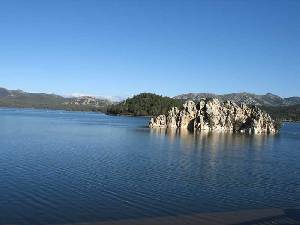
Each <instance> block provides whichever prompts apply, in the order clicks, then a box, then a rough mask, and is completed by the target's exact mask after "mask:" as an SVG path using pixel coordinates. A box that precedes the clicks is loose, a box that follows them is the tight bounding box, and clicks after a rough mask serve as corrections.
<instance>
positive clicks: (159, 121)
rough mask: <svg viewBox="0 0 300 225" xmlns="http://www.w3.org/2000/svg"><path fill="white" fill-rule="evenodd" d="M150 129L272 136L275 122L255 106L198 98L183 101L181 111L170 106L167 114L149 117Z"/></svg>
mask: <svg viewBox="0 0 300 225" xmlns="http://www.w3.org/2000/svg"><path fill="white" fill-rule="evenodd" d="M149 127H150V128H182V129H189V130H196V131H212V132H240V133H248V134H275V133H277V132H278V128H277V127H276V123H275V121H274V120H272V118H271V117H270V115H269V114H267V113H266V112H264V111H262V110H261V109H259V108H258V107H257V106H247V105H245V104H241V105H237V104H235V103H234V102H231V101H225V102H222V103H220V102H219V100H218V99H205V98H202V99H201V100H200V101H199V102H198V103H195V102H193V101H186V102H185V103H184V104H183V107H182V109H180V110H179V109H178V108H177V107H173V108H171V109H170V110H169V112H168V113H167V115H159V116H157V117H155V118H151V120H150V122H149Z"/></svg>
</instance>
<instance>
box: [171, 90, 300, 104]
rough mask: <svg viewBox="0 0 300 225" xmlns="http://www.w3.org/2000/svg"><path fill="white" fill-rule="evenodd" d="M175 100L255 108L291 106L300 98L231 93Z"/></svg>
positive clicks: (189, 96) (182, 96) (203, 94)
mask: <svg viewBox="0 0 300 225" xmlns="http://www.w3.org/2000/svg"><path fill="white" fill-rule="evenodd" d="M174 98H175V99H183V100H188V99H191V100H196V101H197V100H200V99H201V98H217V99H219V100H220V101H226V100H230V101H233V102H236V103H242V102H243V103H245V104H248V105H257V106H273V107H275V106H291V105H297V104H300V97H289V98H282V97H280V96H278V95H274V94H271V93H267V94H265V95H256V94H252V93H247V92H242V93H231V94H224V95H217V94H211V93H188V94H182V95H177V96H175V97H174Z"/></svg>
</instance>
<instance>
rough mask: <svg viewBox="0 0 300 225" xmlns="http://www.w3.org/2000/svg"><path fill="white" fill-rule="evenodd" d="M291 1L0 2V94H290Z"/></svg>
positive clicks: (297, 42)
mask: <svg viewBox="0 0 300 225" xmlns="http://www.w3.org/2000/svg"><path fill="white" fill-rule="evenodd" d="M299 12H300V1H298V0H294V1H293V0H270V1H267V0H258V1H255V0H251V1H246V0H223V1H221V0H208V1H204V0H203V1H201V0H195V1H194V0H188V1H186V0H181V1H179V0H51V1H40V0H26V1H24V0H19V1H17V0H1V1H0V87H1V86H2V87H5V88H9V89H22V90H25V91H31V92H47V93H57V94H62V95H68V94H72V93H81V94H89V95H99V96H130V95H133V94H138V93H140V92H152V93H157V94H161V95H167V96H175V95H178V94H182V93H190V92H210V93H217V94H223V93H232V92H244V91H245V92H251V93H257V94H264V93H267V92H271V93H274V94H278V95H280V96H283V97H288V96H300V91H299V90H300V13H299Z"/></svg>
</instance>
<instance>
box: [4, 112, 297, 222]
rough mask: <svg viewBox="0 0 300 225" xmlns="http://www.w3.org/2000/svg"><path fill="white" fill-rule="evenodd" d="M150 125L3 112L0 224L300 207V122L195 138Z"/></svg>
mask: <svg viewBox="0 0 300 225" xmlns="http://www.w3.org/2000/svg"><path fill="white" fill-rule="evenodd" d="M147 123H148V118H133V117H123V116H122V117H118V116H107V115H103V114H96V113H82V112H63V111H43V110H19V109H17V110H15V109H0V224H64V223H78V222H93V221H105V220H119V219H129V218H146V217H157V216H173V215H186V214H193V213H207V212H227V211H235V210H243V209H264V208H297V207H300V123H286V124H284V125H283V128H282V130H281V133H280V135H276V136H246V135H225V134H215V135H208V134H197V135H193V134H190V133H188V132H181V133H176V132H175V131H173V132H171V131H165V130H150V129H148V128H147V127H146V126H147Z"/></svg>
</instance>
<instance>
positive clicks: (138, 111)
mask: <svg viewBox="0 0 300 225" xmlns="http://www.w3.org/2000/svg"><path fill="white" fill-rule="evenodd" d="M203 97H206V98H218V99H219V100H221V101H226V100H230V101H233V102H236V103H242V102H244V103H246V104H249V105H258V106H260V107H261V108H262V109H264V110H266V111H267V112H269V113H270V114H271V115H272V116H273V118H275V119H278V120H291V121H300V97H289V98H281V97H279V96H277V95H274V94H271V93H267V94H265V95H256V94H251V93H245V92H243V93H233V94H225V95H216V94H210V93H189V94H182V95H178V96H175V97H173V98H169V97H163V96H160V95H155V94H151V93H141V94H139V95H136V96H133V97H131V98H128V99H126V100H124V101H119V102H118V103H117V102H116V101H111V100H108V99H105V98H102V97H98V98H97V97H93V96H78V97H74V96H68V97H64V96H60V95H56V94H46V93H29V92H24V91H22V90H8V89H5V88H0V107H12V108H39V109H61V110H69V111H100V112H105V113H107V112H108V113H110V114H125V115H137V116H141V115H143V116H153V115H156V114H162V113H165V112H166V111H167V110H168V109H169V108H170V107H172V106H180V105H182V102H183V101H184V100H187V99H191V100H196V101H197V100H199V99H200V98H203Z"/></svg>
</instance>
